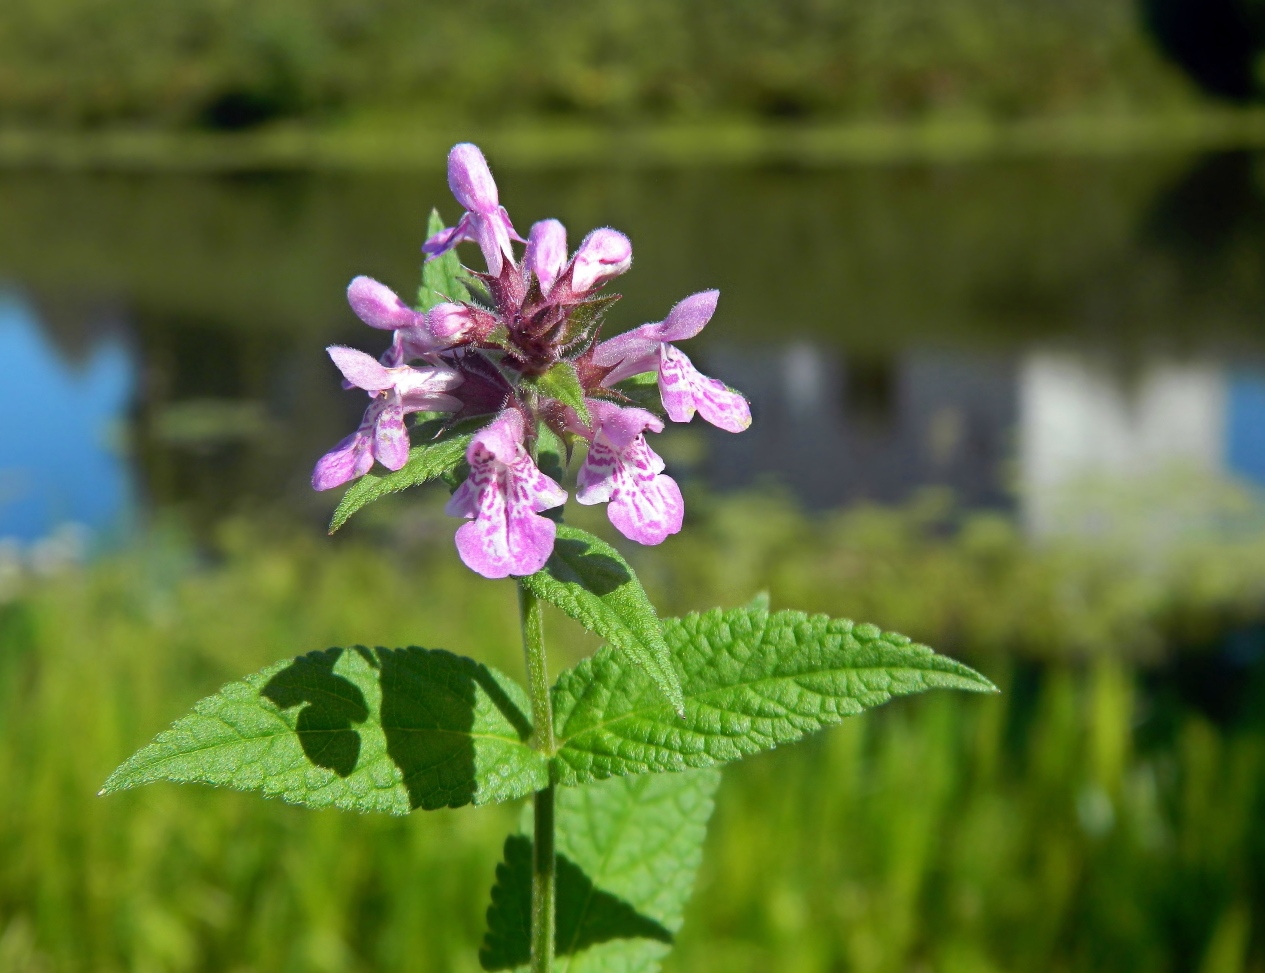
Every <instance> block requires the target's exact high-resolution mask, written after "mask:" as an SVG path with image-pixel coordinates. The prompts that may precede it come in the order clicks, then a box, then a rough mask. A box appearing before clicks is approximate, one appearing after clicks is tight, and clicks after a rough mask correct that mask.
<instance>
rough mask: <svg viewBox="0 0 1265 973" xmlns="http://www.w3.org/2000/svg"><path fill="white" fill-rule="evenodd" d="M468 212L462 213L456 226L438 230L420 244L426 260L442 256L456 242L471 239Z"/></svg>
mask: <svg viewBox="0 0 1265 973" xmlns="http://www.w3.org/2000/svg"><path fill="white" fill-rule="evenodd" d="M470 220H471V217H470V214H469V213H463V214H462V216H461V219H460V220H458V221H457V225H456V226H450V227H448V229H446V230H440V231H439V232H438V233H436V234H435V235H434V236H433V237H431V238H430V239H428V240H427V241H426V242H425V243H423V244H422V253H424V254H426V259H427V260H434V259H435V258H436V257H440V256H443V255H444V254H445V253H447V252H448V251H449V250H451V249H452V248H453V247H455V246H456V245H457V244H458V243H462V242H464V241H466V240H473V239H474V234H473V233H472V231H471V229H470Z"/></svg>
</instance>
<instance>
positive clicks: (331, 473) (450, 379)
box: [312, 345, 462, 490]
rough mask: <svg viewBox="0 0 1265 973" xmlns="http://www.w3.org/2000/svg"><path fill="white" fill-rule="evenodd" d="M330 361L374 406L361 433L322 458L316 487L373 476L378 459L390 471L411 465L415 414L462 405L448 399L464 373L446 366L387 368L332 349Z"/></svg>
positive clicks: (337, 347) (359, 353)
mask: <svg viewBox="0 0 1265 973" xmlns="http://www.w3.org/2000/svg"><path fill="white" fill-rule="evenodd" d="M328 351H329V356H330V358H332V359H333V360H334V364H335V365H337V366H338V369H339V371H341V372H342V373H343V376H344V377H345V378H346V379H347V381H348V382H350V383H351V385H352V386H354V387H356V388H361V389H364V390H365V391H367V392H369V394H370V396H371V398H372V399H373V401H372V402H370V403H369V408H368V409H366V410H365V414H364V418H363V419H361V421H360V426H359V428H358V429H357V430H356V431H355V432H354V433H352V434H351V435H350V436H348V437H346V438H345V439H343V440H342V441H341V442H340V443H339V444H338V445H337V446H335V447H334V448H333V449H331V450H330V451H329V452H328V453H326V454H325V455H324V456H322V457H321V458H320V459H319V460H318V461H317V463H316V468H315V469H314V470H313V471H312V486H313V488H314V489H317V490H329V489H332V488H333V487H336V486H339V485H340V484H343V483H346V482H347V481H348V480H353V479H355V478H356V477H358V476H363V475H364V474H365V473H368V472H369V470H370V468H371V467H372V466H373V461H374V460H375V459H376V460H377V461H378V462H380V463H381V464H382V465H383V466H385V467H386V468H387V469H389V470H398V469H400V467H402V466H403V465H404V464H405V463H406V462H407V461H408V451H409V440H408V430H407V429H406V428H405V427H404V417H405V416H406V415H408V414H409V413H410V412H423V411H426V412H456V411H458V410H459V409H460V408H461V402H460V401H459V400H458V399H455V398H453V397H452V396H451V395H447V394H445V393H446V392H447V391H448V390H449V389H454V388H456V387H457V386H458V385H460V384H461V382H462V376H461V374H460V373H459V372H457V371H455V370H453V369H451V368H445V367H438V368H411V367H408V366H399V367H394V368H391V367H387V366H386V365H383V364H382V363H381V362H379V361H376V360H375V359H373V358H372V357H370V356H369V355H366V354H365V353H364V352H363V351H357V350H356V349H354V348H345V347H343V346H341V345H331V346H330V347H329V349H328Z"/></svg>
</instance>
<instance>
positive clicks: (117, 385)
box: [0, 292, 135, 542]
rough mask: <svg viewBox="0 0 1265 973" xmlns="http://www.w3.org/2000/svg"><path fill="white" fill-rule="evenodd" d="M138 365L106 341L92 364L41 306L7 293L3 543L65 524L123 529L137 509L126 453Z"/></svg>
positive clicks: (1, 379) (0, 401)
mask: <svg viewBox="0 0 1265 973" xmlns="http://www.w3.org/2000/svg"><path fill="white" fill-rule="evenodd" d="M134 381H135V368H134V365H133V362H132V360H131V356H130V355H129V354H128V352H127V349H126V348H125V347H124V345H123V344H122V342H120V341H119V340H118V339H117V338H110V337H106V338H103V339H102V340H101V342H100V343H99V344H97V345H96V346H95V347H94V348H93V349H92V351H91V354H89V355H88V356H87V358H86V360H85V361H84V362H83V364H82V365H75V364H71V363H68V362H67V361H66V360H65V359H64V358H63V357H62V355H61V354H59V352H58V351H57V349H56V348H55V347H54V346H53V345H52V344H51V343H50V342H49V340H48V338H47V336H46V335H45V334H44V332H43V330H42V329H41V327H40V324H39V321H38V320H37V319H36V317H35V314H34V312H33V310H32V309H31V307H30V306H29V305H28V304H26V303H24V302H23V301H22V300H20V299H19V298H18V297H17V296H16V295H13V294H6V293H4V292H0V415H3V416H4V417H5V419H4V422H3V423H0V539H13V540H17V541H20V542H33V541H36V540H39V539H40V538H43V537H46V536H47V535H49V534H51V533H52V532H53V531H54V530H56V528H57V527H59V526H60V525H62V524H67V523H73V524H82V525H84V526H86V527H88V528H91V529H92V530H93V531H94V532H96V533H98V534H100V533H103V532H113V531H115V530H117V529H118V528H119V527H120V526H121V525H122V522H123V521H124V519H125V517H126V515H127V514H128V513H129V512H130V510H131V507H132V497H133V487H132V477H131V471H130V469H129V466H128V462H127V459H126V457H125V456H123V455H122V454H121V449H120V446H121V441H122V432H123V430H124V419H125V412H126V409H127V407H128V403H129V400H130V398H131V394H132V389H133V385H134Z"/></svg>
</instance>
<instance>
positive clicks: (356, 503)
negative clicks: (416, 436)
mask: <svg viewBox="0 0 1265 973" xmlns="http://www.w3.org/2000/svg"><path fill="white" fill-rule="evenodd" d="M480 421H486V420H480ZM461 428H464V427H457V428H454V429H450V430H448V431H447V432H446V433H445V434H444V435H442V436H441V437H440V438H439V439H434V440H431V441H430V442H425V443H422V444H421V445H420V446H414V447H413V448H412V449H410V450H409V453H408V462H407V463H405V464H404V465H403V466H402V467H400V469H398V470H396V471H395V472H394V473H383V474H378V473H366V474H365V475H364V476H362V477H361V478H360V479H358V480H356V481H355V482H354V483H352V485H351V486H350V487H348V488H347V492H346V493H344V494H343V498H342V499H341V500H340V501H338V506H337V507H336V508H335V509H334V516H333V517H332V518H330V522H329V532H330V533H331V534H332V533H334V532H335V531H337V530H338V529H339V528H340V527H342V526H343V525H344V524H345V523H347V521H348V520H350V519H351V515H352V514H354V513H355V512H356V511H357V510H359V509H360V508H361V507H364V506H366V505H368V504H371V503H373V502H374V501H375V500H381V499H382V498H383V497H385V496H386V495H387V494H390V493H399V492H400V491H401V490H407V489H408V488H409V487H415V486H421V485H422V484H423V483H427V482H429V481H430V480H434V479H438V478H439V477H441V476H443V475H444V474H445V473H447V472H448V471H449V470H452V469H454V468H455V467H457V466H459V465H460V464H461V461H462V460H464V459H465V458H466V449H467V448H468V447H469V446H470V440H471V439H473V438H474V434H473V433H463V432H460V431H459V430H460V429H461Z"/></svg>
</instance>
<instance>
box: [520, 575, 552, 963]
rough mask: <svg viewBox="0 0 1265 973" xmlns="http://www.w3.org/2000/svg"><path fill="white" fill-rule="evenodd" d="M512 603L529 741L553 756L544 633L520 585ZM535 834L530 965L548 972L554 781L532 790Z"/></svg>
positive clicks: (537, 609)
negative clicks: (517, 618)
mask: <svg viewBox="0 0 1265 973" xmlns="http://www.w3.org/2000/svg"><path fill="white" fill-rule="evenodd" d="M518 604H519V610H520V612H521V615H522V624H523V652H524V654H525V655H526V656H527V684H528V688H529V690H530V692H531V718H532V727H533V729H534V733H533V736H532V739H533V743H534V745H535V747H536V749H537V750H539V751H540V752H541V753H544V754H547V755H548V756H553V754H554V751H555V749H556V747H555V745H554V739H553V705H552V703H551V702H550V699H549V669H548V666H546V664H545V631H544V619H543V617H542V615H541V605H540V601H539V600H538V599H537V598H536V596H535V595H534V594H532V593H531V592H530V591H528V590H527V589H526V588H525V587H523V586H522V585H521V584H520V585H519V586H518ZM534 802H535V807H534V811H535V834H534V835H533V839H532V854H533V857H532V873H531V969H532V973H550V971H551V970H552V969H553V946H554V935H555V934H554V923H555V919H554V912H555V906H554V893H555V888H556V881H555V873H554V859H555V854H554V807H553V803H554V784H553V783H552V782H550V784H549V786H548V787H546V788H545V789H544V790H542V791H537V792H536V795H535V797H534Z"/></svg>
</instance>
